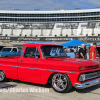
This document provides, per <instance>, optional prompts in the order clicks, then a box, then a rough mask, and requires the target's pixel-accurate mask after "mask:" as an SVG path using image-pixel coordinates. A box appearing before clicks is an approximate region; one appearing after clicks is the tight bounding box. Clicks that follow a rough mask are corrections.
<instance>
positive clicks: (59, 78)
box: [51, 73, 72, 93]
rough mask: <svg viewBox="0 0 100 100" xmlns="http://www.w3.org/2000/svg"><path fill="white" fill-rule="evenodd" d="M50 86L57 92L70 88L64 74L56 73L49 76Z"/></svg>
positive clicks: (66, 90) (63, 91) (67, 78)
mask: <svg viewBox="0 0 100 100" xmlns="http://www.w3.org/2000/svg"><path fill="white" fill-rule="evenodd" d="M51 85H52V88H53V89H54V90H55V91H56V92H59V93H66V92H69V91H70V90H71V89H72V84H71V81H70V79H69V77H68V76H67V75H66V74H62V73H56V74H53V76H52V78H51Z"/></svg>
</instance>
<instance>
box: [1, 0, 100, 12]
mask: <svg viewBox="0 0 100 100" xmlns="http://www.w3.org/2000/svg"><path fill="white" fill-rule="evenodd" d="M99 6H100V0H0V10H14V9H20V10H27V11H33V10H34V9H40V10H54V9H64V10H73V9H75V8H81V9H96V8H97V7H99Z"/></svg>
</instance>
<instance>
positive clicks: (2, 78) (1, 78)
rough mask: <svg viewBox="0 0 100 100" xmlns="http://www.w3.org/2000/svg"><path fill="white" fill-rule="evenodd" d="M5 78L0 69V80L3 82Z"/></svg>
mask: <svg viewBox="0 0 100 100" xmlns="http://www.w3.org/2000/svg"><path fill="white" fill-rule="evenodd" d="M5 80H6V76H5V73H4V72H3V71H0V82H3V81H5Z"/></svg>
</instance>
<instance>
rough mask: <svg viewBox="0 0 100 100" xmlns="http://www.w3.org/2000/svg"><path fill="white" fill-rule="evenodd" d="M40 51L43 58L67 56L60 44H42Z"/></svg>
mask: <svg viewBox="0 0 100 100" xmlns="http://www.w3.org/2000/svg"><path fill="white" fill-rule="evenodd" d="M41 51H42V55H43V57H44V58H56V57H67V55H66V53H65V51H64V48H63V47H62V46H42V47H41Z"/></svg>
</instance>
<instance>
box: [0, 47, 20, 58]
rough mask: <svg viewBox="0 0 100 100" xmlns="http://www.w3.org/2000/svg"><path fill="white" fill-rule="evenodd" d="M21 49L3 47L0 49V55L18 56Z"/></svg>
mask: <svg viewBox="0 0 100 100" xmlns="http://www.w3.org/2000/svg"><path fill="white" fill-rule="evenodd" d="M20 54H21V50H20V48H17V47H3V48H2V50H1V51H0V57H6V56H20Z"/></svg>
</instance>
